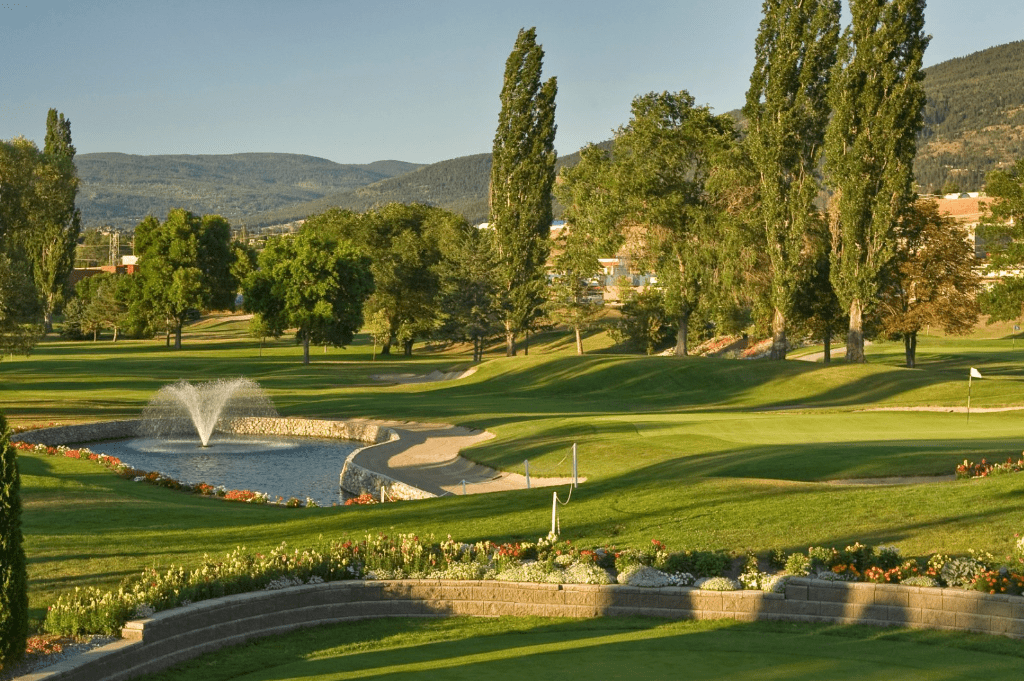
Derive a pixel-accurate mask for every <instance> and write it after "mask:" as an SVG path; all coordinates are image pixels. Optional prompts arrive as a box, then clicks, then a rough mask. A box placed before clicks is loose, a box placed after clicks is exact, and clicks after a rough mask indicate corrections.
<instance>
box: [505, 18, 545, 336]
mask: <svg viewBox="0 0 1024 681" xmlns="http://www.w3.org/2000/svg"><path fill="white" fill-rule="evenodd" d="M543 59H544V50H543V49H541V47H540V45H538V44H537V36H536V29H533V28H531V29H521V30H520V31H519V36H518V37H517V38H516V43H515V46H514V47H513V48H512V53H511V54H510V55H509V57H508V61H507V62H506V64H505V81H504V85H503V86H502V88H501V112H500V113H499V114H498V129H497V131H496V132H495V134H494V149H493V154H492V161H493V162H492V165H491V188H490V227H491V229H492V230H493V231H494V242H493V243H494V254H495V257H496V262H497V274H498V277H499V279H500V285H499V304H500V308H501V311H502V323H503V326H504V329H505V352H506V354H507V355H509V356H511V355H514V354H515V341H516V335H517V334H518V333H519V332H520V331H523V330H525V329H528V328H529V324H530V321H531V320H532V319H533V318H534V317H535V315H536V314H537V311H538V309H539V308H540V306H541V305H542V304H543V302H544V298H545V295H544V288H545V283H546V281H545V272H544V265H545V261H546V260H547V255H548V250H549V244H548V235H549V231H550V228H551V186H552V185H553V184H554V181H555V159H556V154H555V93H556V92H557V90H558V86H557V83H556V81H555V79H554V78H549V79H548V80H546V81H544V82H543V83H542V82H541V78H540V76H541V66H542V62H543Z"/></svg>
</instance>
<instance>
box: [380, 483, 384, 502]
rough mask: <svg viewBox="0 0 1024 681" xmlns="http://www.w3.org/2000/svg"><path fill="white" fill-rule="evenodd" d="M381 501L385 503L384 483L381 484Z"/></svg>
mask: <svg viewBox="0 0 1024 681" xmlns="http://www.w3.org/2000/svg"><path fill="white" fill-rule="evenodd" d="M380 503H382V504H383V503H384V485H381V486H380Z"/></svg>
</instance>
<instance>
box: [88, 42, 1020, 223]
mask: <svg viewBox="0 0 1024 681" xmlns="http://www.w3.org/2000/svg"><path fill="white" fill-rule="evenodd" d="M925 74H926V77H925V81H924V83H925V91H926V93H927V95H928V103H927V106H926V107H925V111H924V122H925V127H924V130H923V131H922V132H921V134H920V136H919V139H918V153H917V159H916V162H915V174H916V176H917V181H918V184H919V187H920V190H921V191H922V192H924V193H935V192H939V191H941V190H942V189H943V188H950V187H953V186H955V187H956V188H958V189H959V190H961V191H969V190H978V189H980V188H981V187H982V185H983V183H984V178H985V175H986V174H987V173H988V172H989V171H991V170H993V169H995V168H1000V167H1005V166H1008V165H1009V164H1011V163H1013V162H1014V161H1015V160H1016V159H1017V158H1020V157H1022V156H1024V41H1018V42H1013V43H1009V44H1006V45H1000V46H998V47H993V48H990V49H987V50H983V51H981V52H976V53H974V54H971V55H968V56H966V57H960V58H957V59H951V60H949V61H946V62H942V63H941V64H936V65H935V66H931V67H929V68H927V69H925ZM731 113H733V115H735V116H737V117H739V112H731ZM623 122H625V121H623ZM606 144H608V143H606ZM578 159H579V154H578V152H577V153H573V154H569V155H567V156H564V157H561V158H559V161H558V163H559V166H562V165H567V164H573V163H575V162H577V161H578ZM75 162H76V165H77V167H78V173H79V177H80V179H81V187H80V189H79V196H78V207H79V208H80V209H81V211H82V217H83V223H84V225H85V226H86V227H99V226H103V225H110V226H113V227H115V228H117V229H130V228H132V227H134V226H135V225H136V224H138V222H139V221H140V220H142V219H143V218H144V217H145V216H147V215H150V214H152V215H156V216H158V217H163V216H165V215H166V214H167V212H168V211H169V210H170V209H172V208H176V207H185V208H188V209H189V210H191V211H193V212H195V213H218V214H220V215H223V216H224V217H225V218H227V219H228V220H229V221H230V222H231V223H232V224H233V225H236V226H238V225H242V224H244V225H245V226H246V227H247V228H249V229H251V230H259V229H260V228H262V227H267V226H270V225H277V224H283V223H288V222H293V221H295V220H299V219H302V218H305V217H307V216H308V215H312V214H314V213H318V212H321V211H323V210H325V209H327V208H329V207H332V206H339V207H342V208H348V209H350V210H355V211H364V210H367V209H370V208H373V207H374V206H379V205H383V204H386V203H390V202H401V203H410V202H420V203H427V204H431V205H436V206H441V207H443V208H446V209H448V210H452V211H455V212H458V213H461V214H463V215H465V216H466V218H467V219H468V220H470V221H471V222H482V221H484V220H486V219H487V187H488V183H489V180H490V168H491V155H490V153H482V154H474V155H471V156H463V157H460V158H455V159H451V160H447V161H441V162H440V163H434V164H430V165H420V164H415V163H406V162H403V161H377V162H375V163H370V164H362V165H353V164H341V163H335V162H333V161H328V160H326V159H323V158H317V157H314V156H303V155H298V154H273V153H252V154H229V155H205V156H204V155H199V156H191V155H160V156H133V155H129V154H117V153H98V154H80V155H78V156H77V157H76V159H75Z"/></svg>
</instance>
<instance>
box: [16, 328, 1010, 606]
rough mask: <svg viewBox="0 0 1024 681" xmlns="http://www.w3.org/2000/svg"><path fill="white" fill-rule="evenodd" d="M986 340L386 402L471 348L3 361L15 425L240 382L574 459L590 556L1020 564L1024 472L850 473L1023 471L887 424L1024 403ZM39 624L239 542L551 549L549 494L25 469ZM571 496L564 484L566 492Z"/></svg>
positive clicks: (475, 381) (611, 353)
mask: <svg viewBox="0 0 1024 681" xmlns="http://www.w3.org/2000/svg"><path fill="white" fill-rule="evenodd" d="M997 335H998V334H995V333H994V331H993V328H982V329H980V330H979V332H978V333H977V334H975V335H974V336H972V337H969V338H966V339H960V338H945V337H941V336H925V337H922V339H921V340H920V345H919V353H920V366H921V368H919V369H915V370H907V369H903V368H901V367H900V364H901V362H902V359H903V357H902V345H900V344H885V343H883V344H875V345H872V346H871V347H869V349H868V350H869V359H870V363H869V364H867V365H863V366H847V365H844V364H841V363H837V364H834V365H832V366H827V367H826V366H823V365H821V364H814V363H809V362H800V361H792V362H785V363H770V362H763V361H739V360H723V359H702V358H682V359H677V358H669V357H640V356H631V355H625V354H622V353H621V352H619V351H618V349H617V348H614V347H612V345H611V342H610V341H609V340H608V338H607V337H606V336H604V335H601V334H597V335H594V336H592V337H591V338H589V339H587V350H588V352H589V353H592V354H588V355H586V356H583V357H577V356H575V354H574V350H573V345H572V340H571V338H570V337H569V336H568V335H559V334H546V335H543V336H541V337H539V338H536V339H534V342H533V343H532V346H531V352H530V354H529V356H519V357H515V358H507V359H506V358H503V357H497V356H491V357H490V358H489V359H488V361H486V362H484V363H483V364H482V365H481V366H480V368H479V370H478V371H477V373H475V374H474V375H473V376H471V377H469V378H466V379H463V380H460V381H457V382H448V383H434V384H416V385H404V386H386V385H381V384H379V383H376V382H374V381H373V380H371V375H373V374H378V373H428V372H430V371H432V370H434V369H449V368H451V367H456V366H459V367H464V366H468V360H469V356H468V354H464V353H460V352H453V351H442V350H429V351H426V352H421V351H419V349H417V354H416V355H415V356H413V357H411V358H404V357H394V356H392V357H390V358H386V359H382V358H378V359H377V360H376V361H372V362H371V361H370V347H369V346H368V345H367V339H366V338H365V337H360V338H357V339H356V342H355V343H354V344H353V346H351V347H350V348H348V349H346V350H338V349H333V348H331V349H329V350H328V351H327V353H326V354H324V353H322V352H321V351H320V350H319V349H318V350H317V351H316V352H314V353H313V357H312V363H311V364H310V365H309V366H303V365H302V364H301V363H300V356H301V349H300V348H299V347H297V346H295V345H294V343H292V342H291V341H290V340H285V339H282V340H279V341H271V342H268V344H267V345H266V347H265V348H264V350H263V353H262V357H261V356H260V350H259V344H258V343H257V342H256V341H254V340H252V339H248V338H246V337H245V336H244V325H243V324H242V323H240V322H239V321H237V320H234V319H231V318H225V317H219V318H213V319H210V320H203V321H202V322H200V323H199V324H197V325H195V326H193V327H191V328H190V329H189V331H188V332H187V333H186V335H185V339H184V341H185V343H184V350H182V351H181V352H175V351H173V350H171V349H167V348H165V347H164V345H163V343H162V341H126V342H121V341H119V342H118V343H117V344H116V345H115V344H111V343H109V342H101V343H91V342H80V343H69V342H63V341H59V340H52V339H51V340H47V341H46V342H44V343H42V344H41V345H40V346H38V347H37V349H36V351H35V352H34V353H33V355H32V356H31V357H29V358H21V357H18V358H15V359H14V360H13V361H10V360H8V359H6V358H5V360H4V361H3V362H2V363H0V409H2V410H3V411H4V412H5V413H6V414H7V416H8V418H9V419H10V420H11V421H12V423H13V424H15V425H30V424H44V423H48V422H51V421H59V422H65V423H71V422H82V421H93V420H104V419H113V418H122V417H135V416H137V415H138V414H139V413H140V411H141V410H142V408H143V406H144V405H145V403H146V402H147V400H148V399H149V398H150V397H151V396H152V395H153V393H154V392H156V390H157V389H159V387H161V386H162V385H164V384H166V383H168V382H172V381H175V380H178V379H179V378H186V379H189V380H209V379H214V378H220V377H231V376H238V375H244V376H247V377H251V378H253V379H255V380H257V381H259V382H260V383H261V385H263V386H264V388H265V389H266V390H267V391H268V392H269V394H270V396H271V398H272V399H273V401H274V402H275V404H276V405H277V406H278V408H279V410H280V411H281V412H282V413H283V414H284V415H294V416H300V415H301V416H311V417H324V418H346V417H378V418H396V419H403V420H419V421H433V422H448V423H457V424H462V425H468V426H473V427H478V428H487V429H489V430H491V431H492V432H494V433H495V434H496V435H497V438H495V439H493V440H490V441H488V442H485V443H482V444H481V445H479V446H477V447H474V448H472V449H470V450H468V451H466V452H464V454H465V455H467V456H469V457H470V458H473V459H475V460H477V461H480V462H483V463H487V464H489V465H492V466H495V467H497V468H501V469H505V470H512V471H519V472H521V471H522V469H523V460H524V459H529V460H530V468H531V472H532V473H533V474H534V475H565V474H568V473H569V471H570V461H569V460H568V458H567V457H566V455H567V453H568V452H569V449H570V447H571V445H572V443H573V442H576V443H578V446H579V453H580V460H579V461H580V464H579V465H580V473H581V475H583V476H586V477H587V482H586V483H585V484H583V485H582V486H580V487H579V488H578V489H577V490H575V491H574V492H573V496H572V501H571V502H570V503H569V505H567V506H565V507H563V508H561V510H560V512H559V513H560V519H561V528H562V534H563V536H564V537H566V538H570V539H572V540H574V541H576V542H579V543H583V544H588V545H616V546H619V547H625V546H642V545H646V544H649V542H650V541H651V539H653V538H657V539H661V540H663V541H666V542H667V543H668V545H669V547H670V549H680V550H681V549H687V548H689V549H694V548H699V549H725V550H728V551H732V552H735V553H742V552H745V551H767V550H768V549H771V548H782V549H786V550H789V551H795V550H805V549H806V548H807V547H808V546H810V545H835V546H845V545H847V544H852V543H853V542H855V541H860V542H862V543H868V544H879V543H894V544H896V545H898V546H899V547H900V548H901V549H902V550H903V551H904V553H907V554H910V555H924V554H927V553H930V552H933V551H945V552H949V553H957V552H964V551H966V549H968V548H980V549H987V550H991V551H993V552H994V553H996V554H997V555H1001V554H1004V553H1006V552H1007V551H1008V550H1009V548H1010V546H1011V544H1012V541H1013V537H1014V533H1016V532H1020V531H1021V529H1022V528H1021V526H1020V518H1022V517H1024V475H1020V476H1015V475H1014V476H1005V477H1001V478H993V479H986V480H975V481H959V482H939V483H931V484H925V485H917V486H908V487H891V486H887V487H848V486H836V485H832V484H829V482H828V481H830V480H835V479H842V478H862V477H882V476H890V475H941V474H950V473H952V471H953V469H954V467H955V465H956V464H957V463H958V462H960V461H962V460H963V459H964V458H970V459H973V460H980V459H981V458H983V457H984V458H988V459H990V460H992V459H1005V458H1006V457H1007V456H1009V455H1015V456H1016V455H1019V454H1020V452H1021V448H1022V446H1024V444H1022V440H1024V437H1022V434H1021V429H1020V425H1019V424H1020V419H1021V417H1022V416H1024V414H1021V413H1020V412H1003V413H989V414H980V413H975V414H972V416H971V418H970V422H969V423H968V422H967V419H966V416H965V415H964V414H951V413H920V412H877V411H864V409H865V408H869V407H873V406H878V405H887V406H917V405H951V406H956V405H963V404H964V403H965V400H966V387H967V385H966V377H967V372H968V369H969V368H970V367H972V366H975V367H978V368H979V369H980V370H981V372H982V373H983V375H984V376H985V378H984V379H983V380H980V381H977V380H976V381H975V382H974V393H973V400H972V404H973V406H975V407H984V406H1000V405H1024V390H1022V388H1024V372H1022V371H1021V363H1020V360H1021V359H1024V343H1022V346H1021V348H1020V349H1019V350H1017V351H1014V350H1012V349H1011V346H1010V341H1009V339H1008V337H1007V338H1004V337H996V336H997ZM20 462H21V468H22V475H23V482H22V485H23V499H24V502H25V515H24V529H25V533H26V548H27V551H28V557H29V570H30V580H31V584H30V589H31V593H30V596H31V603H32V608H33V611H32V612H33V616H34V618H35V619H34V621H35V622H37V623H38V622H39V621H40V620H41V618H42V616H43V615H44V614H45V607H46V605H47V604H49V603H51V602H52V601H53V600H54V599H55V598H56V596H57V594H58V593H59V592H61V591H63V590H67V589H70V588H73V587H74V586H81V585H99V586H108V587H109V586H114V585H116V583H117V582H118V581H119V580H120V579H121V578H123V577H124V576H125V575H127V574H131V573H134V572H137V571H138V570H140V569H141V568H144V567H148V566H155V567H166V566H168V565H171V564H179V565H180V564H184V565H188V566H191V565H196V564H197V563H199V562H200V561H201V560H202V559H203V555H204V554H206V553H209V554H211V555H213V556H217V555H223V554H224V553H226V552H228V551H230V550H232V549H233V548H235V547H236V546H240V545H244V546H248V547H250V548H270V547H272V546H276V545H278V544H280V543H281V542H282V541H287V542H288V543H289V545H303V544H308V543H313V542H315V541H316V540H317V538H318V537H319V536H320V535H324V536H327V537H337V536H349V537H360V536H362V534H364V533H366V532H376V531H387V532H391V531H403V532H417V533H420V534H428V533H433V534H434V535H436V536H438V537H444V536H446V535H448V534H449V533H450V534H451V535H452V536H454V537H456V538H458V539H461V540H464V541H476V540H480V539H494V540H516V539H526V540H534V539H536V538H537V537H539V536H543V535H545V534H546V533H547V532H548V529H549V527H550V508H551V490H550V489H534V490H530V491H525V490H524V491H519V492H507V493H498V494H489V495H479V496H470V497H449V498H445V499H439V500H430V501H423V502H406V503H401V504H394V505H386V506H377V507H363V508H359V509H352V508H348V509H345V508H334V509H310V510H288V509H278V508H260V507H255V506H249V505H241V504H231V503H225V502H219V501H216V500H211V499H201V498H194V497H190V496H188V495H184V494H180V493H175V492H170V491H167V490H163V489H158V488H154V487H149V486H146V485H142V484H135V483H131V482H127V481H124V480H120V479H119V478H117V477H115V476H113V475H112V474H110V473H108V472H106V471H104V470H103V469H101V468H99V467H96V466H95V465H92V464H89V463H86V462H80V461H72V460H67V459H56V458H52V457H40V456H34V455H24V456H21V457H20ZM566 492H567V490H565V489H562V490H560V494H561V496H562V498H564V497H565V493H566Z"/></svg>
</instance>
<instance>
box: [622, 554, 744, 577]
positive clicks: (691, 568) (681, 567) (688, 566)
mask: <svg viewBox="0 0 1024 681" xmlns="http://www.w3.org/2000/svg"><path fill="white" fill-rule="evenodd" d="M730 562H731V559H730V558H729V554H727V553H725V552H724V551H681V552H679V553H672V554H668V555H667V556H666V557H665V560H664V561H663V562H662V564H661V565H658V566H656V567H658V569H660V570H661V571H662V572H669V573H674V572H689V573H692V574H695V575H700V576H701V577H715V576H717V575H720V574H722V572H723V571H724V570H725V569H726V568H727V567H729V563H730ZM616 567H618V565H617V564H616Z"/></svg>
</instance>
